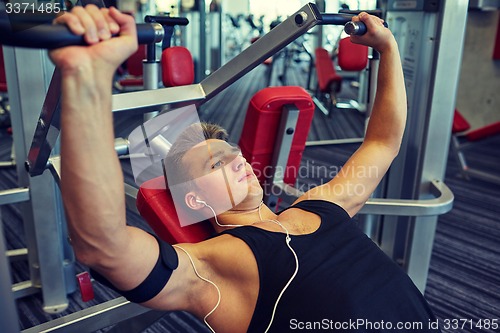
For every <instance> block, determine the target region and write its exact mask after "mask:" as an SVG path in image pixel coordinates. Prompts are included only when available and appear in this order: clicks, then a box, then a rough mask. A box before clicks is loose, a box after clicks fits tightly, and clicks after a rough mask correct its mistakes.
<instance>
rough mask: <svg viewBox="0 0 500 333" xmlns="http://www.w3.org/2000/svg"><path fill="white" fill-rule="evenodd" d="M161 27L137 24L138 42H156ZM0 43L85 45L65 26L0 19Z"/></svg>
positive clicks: (41, 46) (48, 46)
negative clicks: (19, 23)
mask: <svg viewBox="0 0 500 333" xmlns="http://www.w3.org/2000/svg"><path fill="white" fill-rule="evenodd" d="M163 35H164V32H163V27H162V26H161V25H159V24H157V23H154V24H149V23H143V24H137V39H138V41H139V44H149V43H157V42H159V41H161V40H162V39H163ZM0 44H2V45H9V46H19V47H27V48H34V49H56V48H59V47H64V46H70V45H86V43H85V41H84V39H83V37H82V36H77V35H74V34H73V33H71V31H69V30H68V28H67V27H66V26H63V25H49V24H42V25H38V26H35V27H30V28H29V29H22V28H20V27H16V29H13V28H12V26H11V24H10V21H9V20H8V19H7V20H5V19H3V18H1V19H0Z"/></svg>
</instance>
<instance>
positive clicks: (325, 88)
mask: <svg viewBox="0 0 500 333" xmlns="http://www.w3.org/2000/svg"><path fill="white" fill-rule="evenodd" d="M315 55H316V61H315V65H316V75H317V77H318V90H319V92H321V93H333V92H339V91H340V87H341V84H342V77H341V76H340V75H338V74H337V72H336V71H335V67H334V66H333V62H332V59H331V58H330V54H329V53H328V51H327V50H326V49H324V48H321V47H318V48H317V49H316V51H315Z"/></svg>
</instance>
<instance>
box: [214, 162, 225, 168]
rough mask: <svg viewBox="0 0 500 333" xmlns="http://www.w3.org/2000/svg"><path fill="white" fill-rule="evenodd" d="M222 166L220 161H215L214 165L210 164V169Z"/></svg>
mask: <svg viewBox="0 0 500 333" xmlns="http://www.w3.org/2000/svg"><path fill="white" fill-rule="evenodd" d="M222 165H224V162H222V161H217V162H215V163H214V164H212V169H217V168H220V167H221V166H222Z"/></svg>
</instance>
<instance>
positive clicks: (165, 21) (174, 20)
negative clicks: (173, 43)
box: [144, 15, 189, 26]
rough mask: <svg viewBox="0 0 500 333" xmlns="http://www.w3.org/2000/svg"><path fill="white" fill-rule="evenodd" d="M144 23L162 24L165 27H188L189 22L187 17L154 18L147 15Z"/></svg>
mask: <svg viewBox="0 0 500 333" xmlns="http://www.w3.org/2000/svg"><path fill="white" fill-rule="evenodd" d="M144 22H146V23H160V24H161V25H164V26H174V25H188V24H189V20H188V19H187V18H185V17H171V16H153V15H146V16H145V17H144Z"/></svg>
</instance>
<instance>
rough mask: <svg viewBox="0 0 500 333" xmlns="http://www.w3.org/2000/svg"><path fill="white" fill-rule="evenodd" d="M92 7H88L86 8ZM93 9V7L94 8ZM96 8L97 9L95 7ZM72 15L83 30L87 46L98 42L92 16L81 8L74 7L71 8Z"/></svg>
mask: <svg viewBox="0 0 500 333" xmlns="http://www.w3.org/2000/svg"><path fill="white" fill-rule="evenodd" d="M90 6H94V5H88V6H87V7H90ZM94 7H95V6H94ZM96 8H97V7H96ZM72 13H73V14H75V15H76V16H77V17H78V18H79V19H80V23H81V24H82V26H83V28H84V29H85V34H84V38H85V41H86V42H87V43H88V44H95V43H97V42H99V37H98V36H97V28H96V25H95V23H94V19H93V18H92V16H91V15H90V14H89V13H88V12H87V10H85V9H84V8H83V7H80V6H76V7H75V8H73V10H72Z"/></svg>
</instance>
